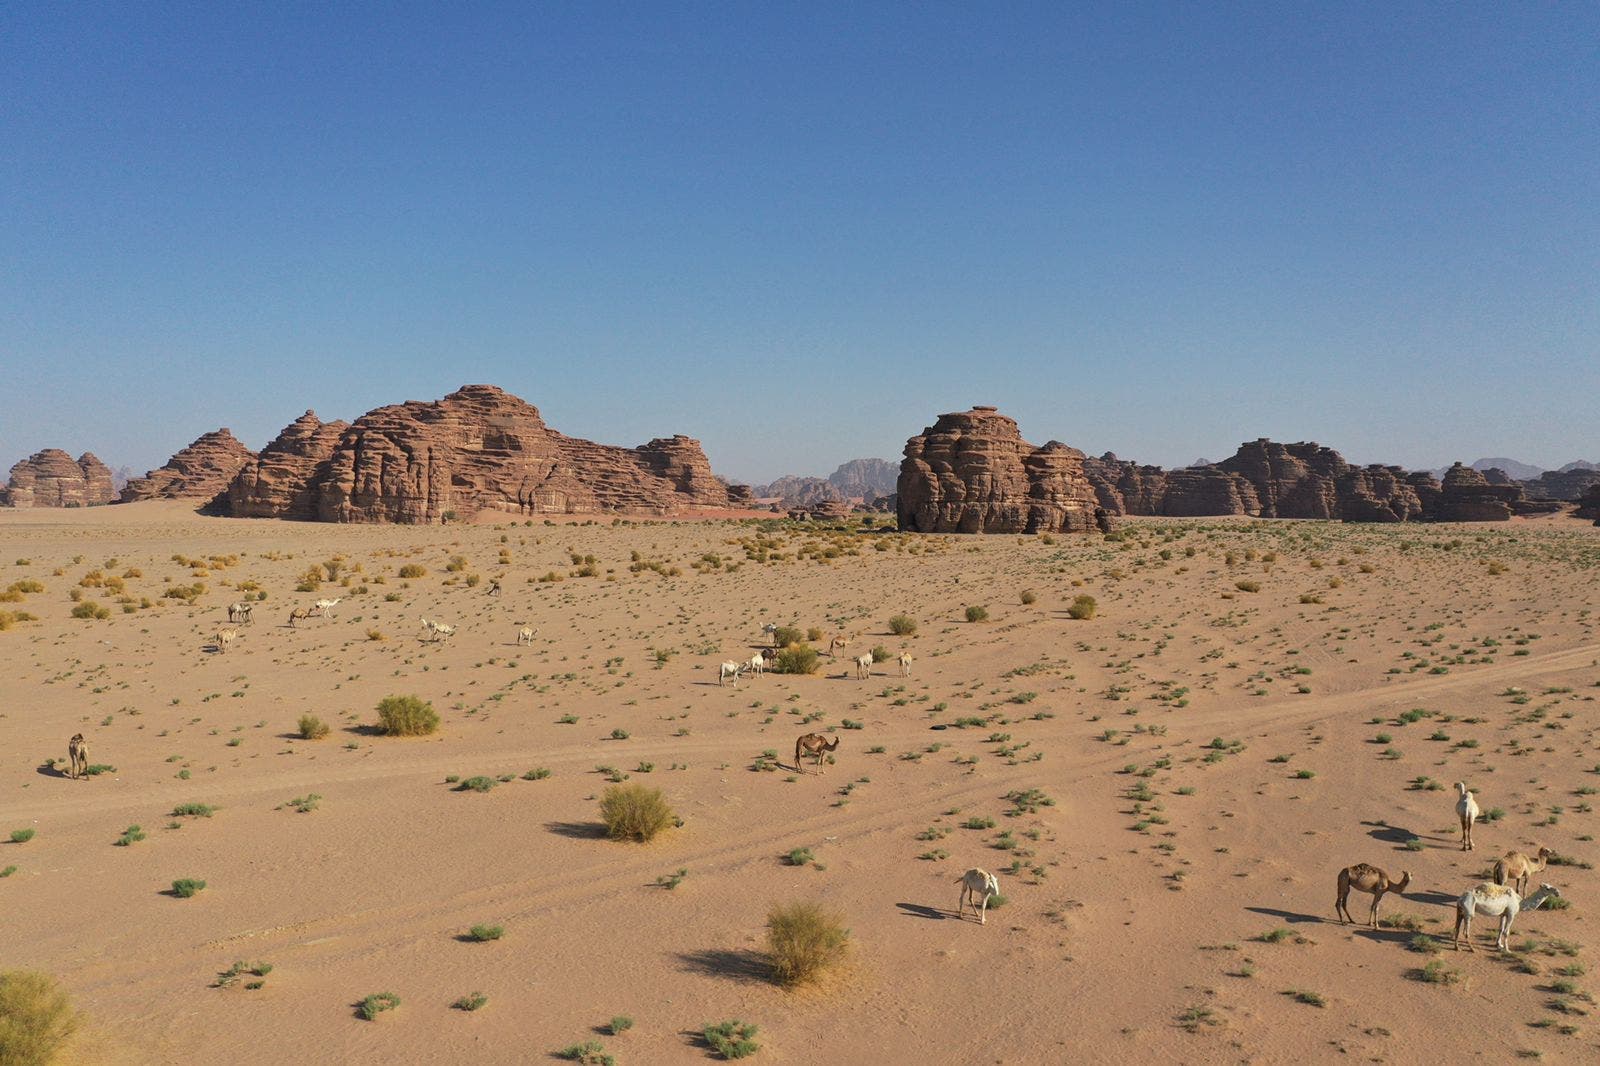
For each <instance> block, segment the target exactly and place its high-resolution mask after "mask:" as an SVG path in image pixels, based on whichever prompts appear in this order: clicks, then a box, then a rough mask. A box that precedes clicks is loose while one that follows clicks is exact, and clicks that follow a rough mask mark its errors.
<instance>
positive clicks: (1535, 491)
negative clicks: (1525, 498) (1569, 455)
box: [1522, 467, 1600, 500]
mask: <svg viewBox="0 0 1600 1066" xmlns="http://www.w3.org/2000/svg"><path fill="white" fill-rule="evenodd" d="M1595 485H1600V470H1587V469H1584V468H1582V467H1578V468H1574V469H1572V470H1546V471H1545V472H1544V473H1542V474H1540V475H1539V476H1538V477H1536V478H1534V479H1533V480H1532V481H1524V482H1523V483H1522V491H1523V492H1525V493H1526V494H1527V495H1529V496H1531V497H1533V498H1534V499H1539V500H1579V499H1582V498H1583V495H1584V493H1586V492H1588V491H1589V489H1590V488H1591V487H1593V486H1595Z"/></svg>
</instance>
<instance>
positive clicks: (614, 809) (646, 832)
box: [600, 784, 678, 843]
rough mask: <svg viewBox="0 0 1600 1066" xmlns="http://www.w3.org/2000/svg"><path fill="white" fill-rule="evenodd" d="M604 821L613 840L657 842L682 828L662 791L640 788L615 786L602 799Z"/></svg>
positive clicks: (646, 787)
mask: <svg viewBox="0 0 1600 1066" xmlns="http://www.w3.org/2000/svg"><path fill="white" fill-rule="evenodd" d="M600 818H601V820H602V821H603V822H605V826H606V834H607V835H608V836H609V837H611V839H612V840H634V841H638V842H640V843H643V842H645V841H649V840H654V839H655V838H656V836H658V835H659V834H660V833H661V832H662V831H664V830H666V829H670V828H671V827H673V826H674V825H677V824H678V816H677V815H676V814H674V813H673V810H672V807H671V806H670V805H669V804H668V803H667V800H666V797H665V796H663V795H662V794H661V790H660V789H659V788H650V787H648V786H646V785H639V784H631V785H629V784H620V785H612V786H611V787H609V788H607V789H606V790H605V794H604V795H602V796H601V797H600Z"/></svg>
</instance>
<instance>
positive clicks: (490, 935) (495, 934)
mask: <svg viewBox="0 0 1600 1066" xmlns="http://www.w3.org/2000/svg"><path fill="white" fill-rule="evenodd" d="M467 935H468V936H469V937H471V938H472V939H473V940H476V941H477V942H478V943H480V944H487V943H488V942H489V941H491V940H499V939H500V938H501V937H503V936H505V935H506V928H505V926H503V925H475V926H473V927H472V929H471V930H470V931H469V932H468V933H467Z"/></svg>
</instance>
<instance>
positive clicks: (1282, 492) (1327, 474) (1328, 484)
mask: <svg viewBox="0 0 1600 1066" xmlns="http://www.w3.org/2000/svg"><path fill="white" fill-rule="evenodd" d="M1216 465H1217V468H1218V469H1219V470H1224V471H1227V472H1228V473H1230V474H1238V475H1240V476H1241V477H1243V478H1244V479H1245V480H1247V481H1249V482H1250V484H1251V485H1253V486H1254V487H1255V490H1256V498H1257V499H1258V500H1259V501H1260V502H1261V511H1260V514H1261V517H1262V518H1338V517H1339V514H1340V507H1339V493H1338V489H1337V482H1338V479H1339V478H1340V477H1342V476H1344V475H1345V474H1346V473H1347V472H1348V471H1349V469H1350V464H1348V463H1346V462H1345V461H1344V457H1343V456H1341V455H1340V454H1339V453H1338V452H1336V451H1334V450H1333V449H1332V448H1324V447H1323V446H1322V445H1320V444H1316V443H1313V442H1307V441H1302V442H1300V443H1298V444H1278V443H1276V442H1275V441H1270V440H1267V439H1266V438H1265V437H1262V438H1260V439H1259V440H1255V441H1252V442H1250V443H1248V444H1241V445H1239V450H1238V451H1237V452H1235V453H1234V455H1233V457H1232V458H1231V459H1224V460H1223V461H1222V462H1220V463H1217V464H1216Z"/></svg>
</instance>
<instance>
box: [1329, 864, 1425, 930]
mask: <svg viewBox="0 0 1600 1066" xmlns="http://www.w3.org/2000/svg"><path fill="white" fill-rule="evenodd" d="M1410 884H1411V871H1409V870H1407V871H1404V872H1402V873H1401V874H1400V880H1398V881H1395V880H1392V879H1391V878H1390V877H1389V875H1388V874H1386V873H1384V872H1383V871H1382V870H1380V869H1378V868H1377V867H1376V866H1369V865H1367V864H1366V863H1364V862H1358V863H1356V864H1355V865H1354V866H1346V867H1345V868H1344V869H1343V870H1340V871H1339V898H1338V899H1337V900H1336V901H1334V904H1333V910H1334V913H1335V914H1337V915H1338V916H1339V920H1340V921H1348V922H1354V921H1355V918H1353V917H1351V915H1350V908H1349V907H1348V906H1346V901H1347V900H1348V899H1349V898H1350V890H1351V889H1352V888H1353V889H1355V890H1356V891H1358V892H1370V893H1372V913H1371V914H1370V915H1368V916H1367V924H1368V925H1370V926H1372V928H1374V929H1376V928H1378V904H1379V903H1382V902H1383V896H1384V893H1386V892H1393V893H1394V894H1395V895H1401V894H1402V893H1404V892H1405V890H1406V886H1408V885H1410Z"/></svg>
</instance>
